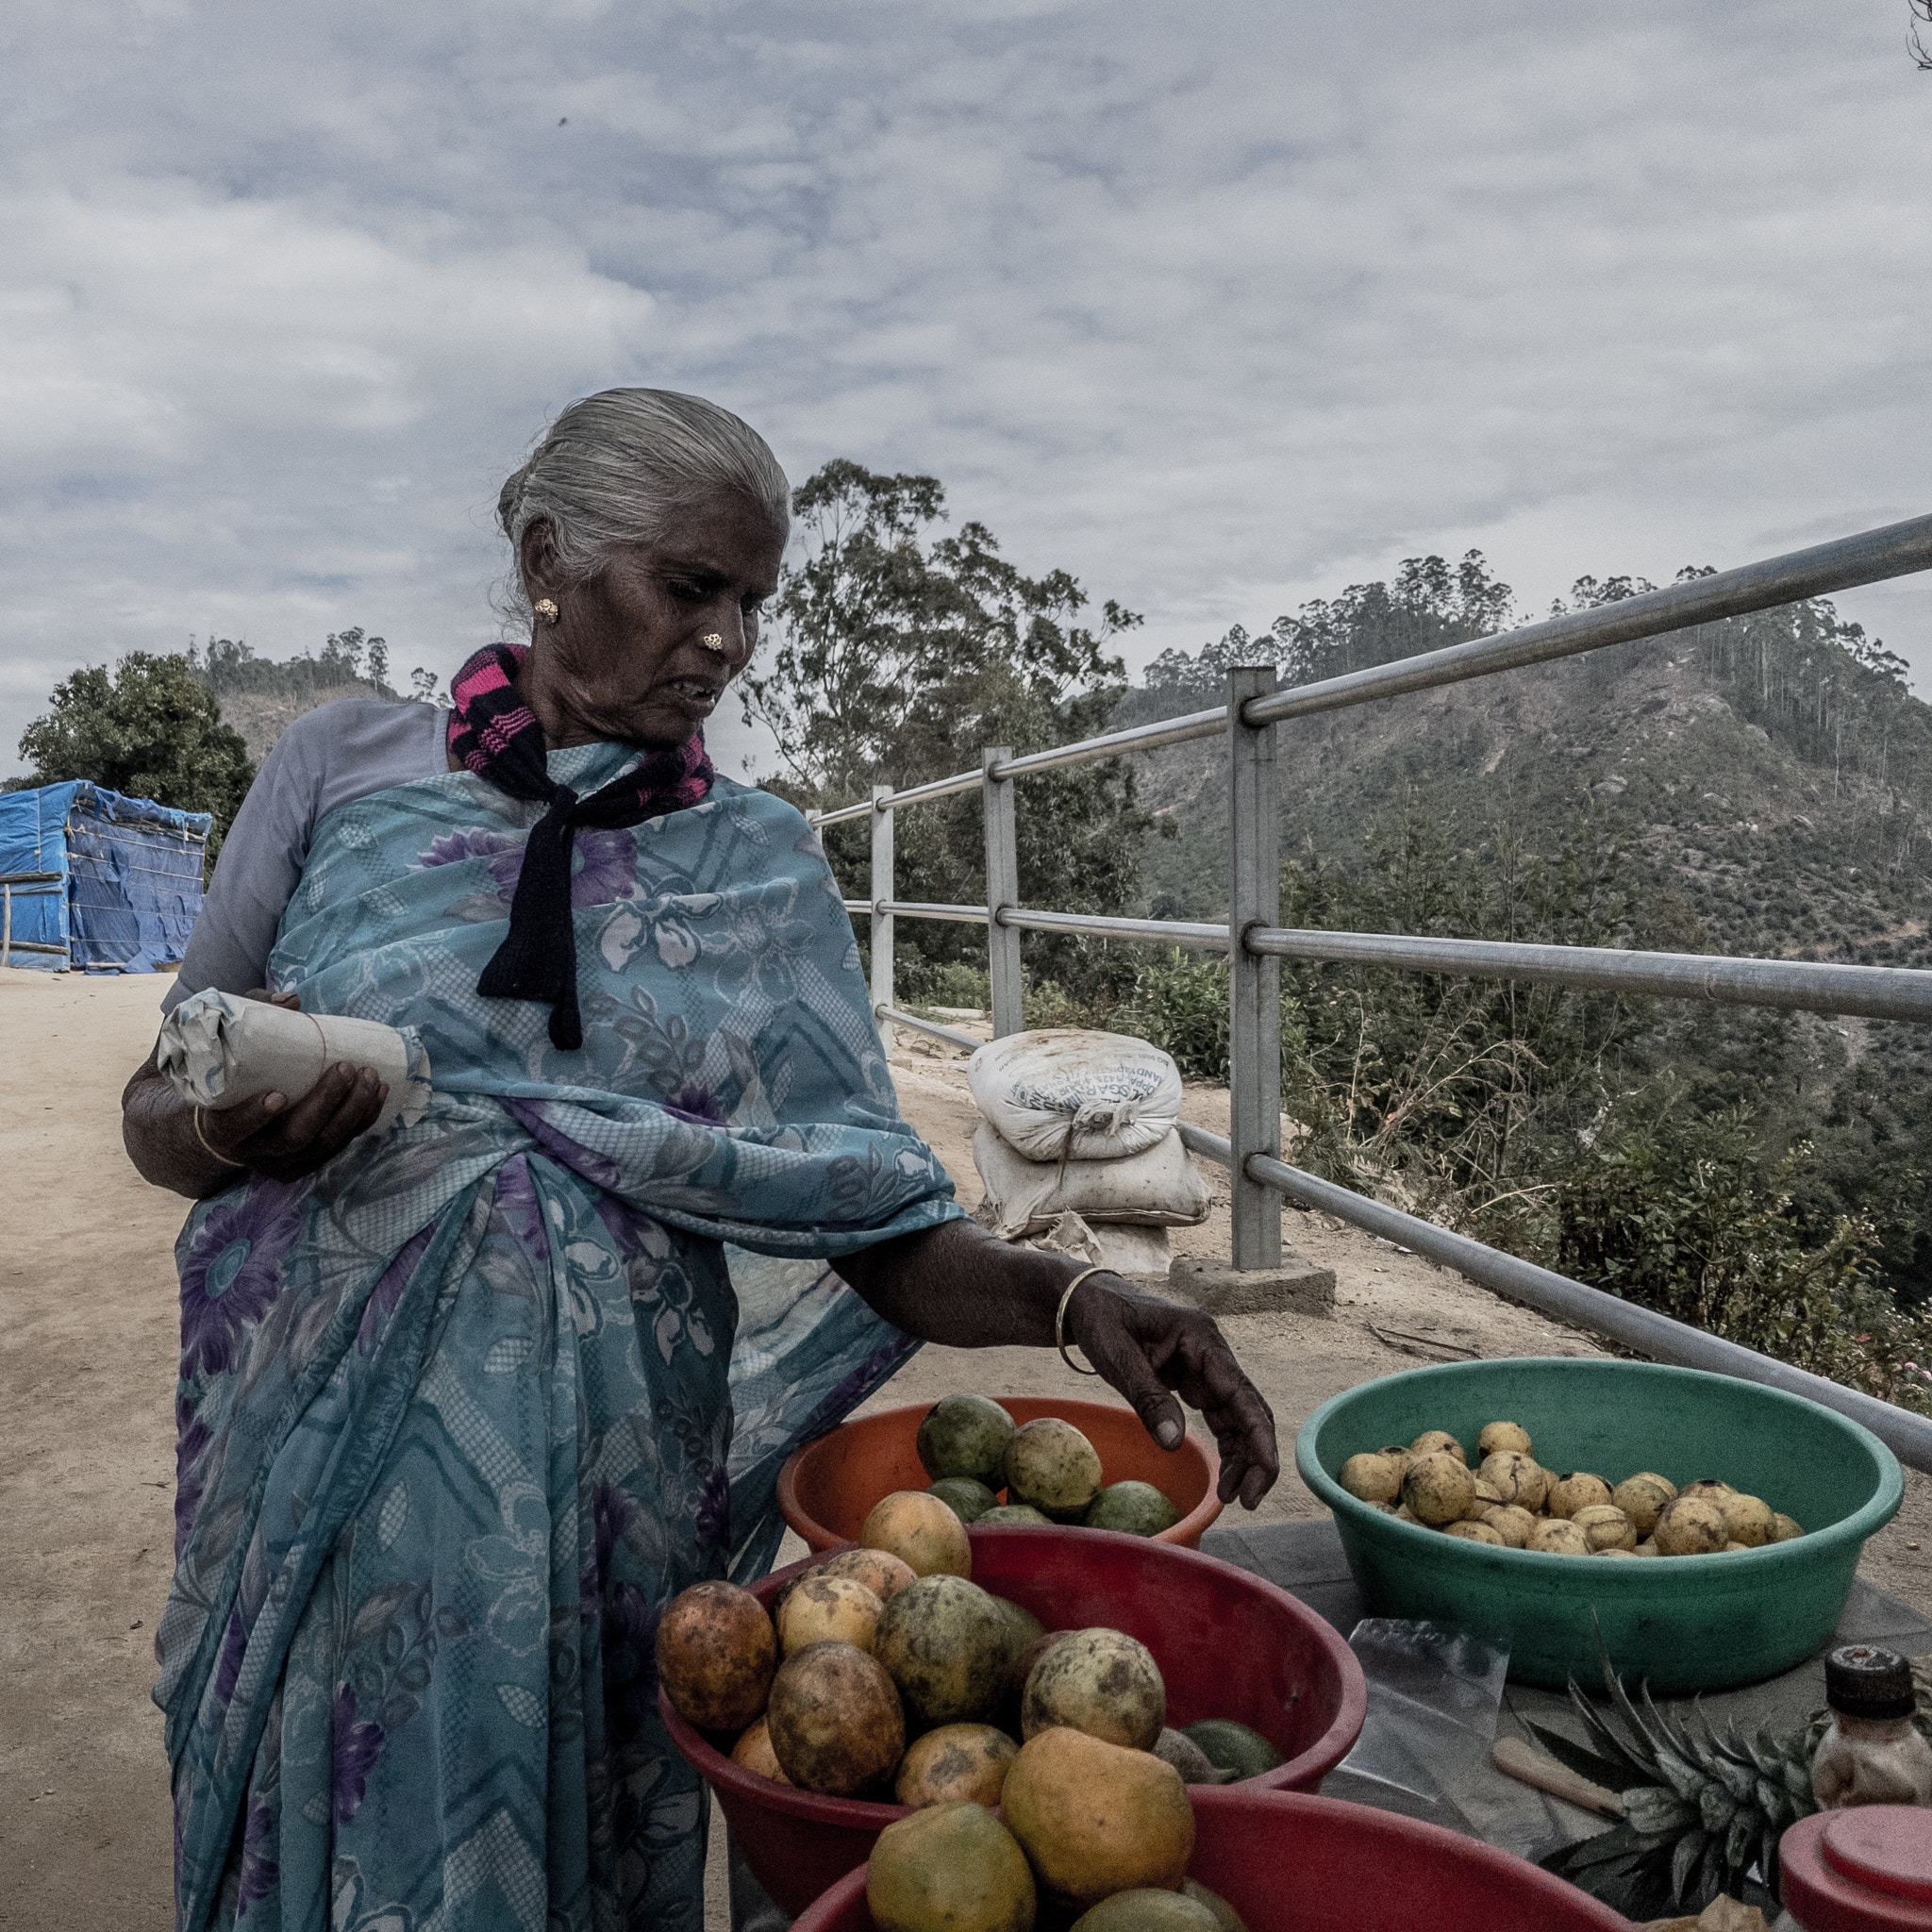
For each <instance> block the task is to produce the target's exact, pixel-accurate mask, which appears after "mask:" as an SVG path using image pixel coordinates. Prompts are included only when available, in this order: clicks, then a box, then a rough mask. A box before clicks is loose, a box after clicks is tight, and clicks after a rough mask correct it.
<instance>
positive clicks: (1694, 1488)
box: [1677, 1475, 1737, 1502]
mask: <svg viewBox="0 0 1932 1932" xmlns="http://www.w3.org/2000/svg"><path fill="white" fill-rule="evenodd" d="M1677 1493H1678V1494H1679V1495H1680V1496H1703V1497H1706V1498H1707V1499H1708V1500H1710V1501H1712V1502H1715V1501H1716V1499H1717V1498H1718V1497H1719V1496H1733V1495H1736V1494H1737V1491H1735V1490H1733V1489H1732V1488H1731V1486H1730V1484H1729V1483H1727V1482H1725V1481H1724V1477H1723V1476H1721V1475H1700V1476H1698V1477H1697V1478H1696V1479H1695V1480H1694V1481H1691V1482H1688V1483H1686V1484H1685V1485H1684V1487H1683V1488H1682V1489H1681V1490H1679V1491H1677Z"/></svg>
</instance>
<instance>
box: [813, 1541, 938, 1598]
mask: <svg viewBox="0 0 1932 1932" xmlns="http://www.w3.org/2000/svg"><path fill="white" fill-rule="evenodd" d="M806 1575H807V1576H849V1577H851V1578H852V1580H853V1581H854V1582H855V1583H862V1584H864V1585H865V1587H866V1589H868V1590H869V1591H872V1593H873V1595H874V1596H875V1597H877V1598H878V1600H879V1601H880V1603H882V1604H889V1603H891V1600H892V1599H893V1598H894V1597H895V1596H897V1595H898V1594H899V1592H900V1591H902V1590H904V1589H905V1588H906V1586H907V1585H908V1583H910V1582H911V1581H912V1580H913V1574H912V1569H911V1566H910V1565H909V1564H907V1563H902V1562H901V1561H900V1560H899V1558H898V1557H895V1556H893V1555H892V1553H891V1551H890V1550H866V1549H858V1550H841V1551H840V1552H839V1554H838V1555H837V1556H836V1557H826V1558H825V1560H824V1562H823V1563H815V1564H814V1565H813V1566H812V1567H811V1568H810V1569H809V1570H808V1571H807V1572H806ZM803 1580H804V1579H803V1578H801V1579H800V1581H801V1582H802V1581H803Z"/></svg>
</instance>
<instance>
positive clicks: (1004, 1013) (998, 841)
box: [980, 744, 1026, 1040]
mask: <svg viewBox="0 0 1932 1932" xmlns="http://www.w3.org/2000/svg"><path fill="white" fill-rule="evenodd" d="M1012 756H1013V748H1012V746H1011V745H1009V744H996V745H992V746H991V747H990V748H989V749H988V750H987V751H986V752H985V753H984V754H983V755H982V757H981V758H980V770H981V771H982V772H983V773H984V774H985V778H984V783H983V785H982V788H981V791H980V797H981V799H982V800H983V801H984V804H985V809H986V909H987V921H986V965H987V974H988V977H989V978H990V979H991V982H992V1037H993V1038H994V1039H995V1040H1004V1039H1005V1038H1006V1037H1007V1035H1008V1034H1009V1033H1020V1032H1024V1030H1025V1025H1026V1015H1025V998H1024V987H1023V985H1022V982H1021V979H1020V932H1019V928H1018V927H1017V926H1010V925H1003V924H1001V923H1000V914H1001V913H1003V912H1004V911H1006V910H1007V908H1008V907H1013V906H1018V905H1019V903H1020V847H1019V841H1018V834H1017V832H1016V831H1015V829H1014V824H1013V781H1012V780H1011V779H1010V778H995V777H994V776H993V774H992V768H993V767H994V766H995V765H1000V764H1004V763H1005V762H1006V761H1007V760H1008V758H1011V757H1012Z"/></svg>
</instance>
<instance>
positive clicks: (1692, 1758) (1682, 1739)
mask: <svg viewBox="0 0 1932 1932" xmlns="http://www.w3.org/2000/svg"><path fill="white" fill-rule="evenodd" d="M1639 1694H1640V1695H1641V1697H1642V1699H1643V1709H1644V1713H1645V1715H1646V1716H1647V1717H1648V1718H1649V1719H1650V1721H1651V1723H1652V1724H1655V1725H1656V1726H1657V1735H1658V1736H1659V1737H1660V1738H1662V1740H1664V1742H1665V1744H1667V1745H1668V1746H1669V1747H1670V1749H1671V1750H1673V1751H1674V1752H1675V1753H1676V1754H1677V1756H1678V1757H1681V1758H1682V1759H1683V1760H1684V1761H1685V1763H1686V1764H1698V1763H1701V1762H1702V1761H1703V1754H1702V1753H1701V1752H1700V1751H1699V1750H1698V1748H1697V1740H1696V1739H1694V1738H1693V1737H1692V1736H1691V1726H1690V1725H1689V1724H1686V1723H1684V1722H1683V1720H1681V1719H1679V1720H1678V1722H1677V1724H1675V1725H1673V1724H1672V1723H1671V1720H1670V1718H1669V1717H1668V1716H1667V1715H1666V1714H1665V1713H1664V1712H1663V1711H1660V1710H1659V1709H1658V1708H1657V1704H1656V1701H1655V1700H1654V1699H1653V1698H1652V1696H1651V1694H1650V1680H1649V1678H1647V1677H1646V1678H1645V1679H1644V1681H1643V1683H1642V1685H1641V1687H1640V1690H1639Z"/></svg>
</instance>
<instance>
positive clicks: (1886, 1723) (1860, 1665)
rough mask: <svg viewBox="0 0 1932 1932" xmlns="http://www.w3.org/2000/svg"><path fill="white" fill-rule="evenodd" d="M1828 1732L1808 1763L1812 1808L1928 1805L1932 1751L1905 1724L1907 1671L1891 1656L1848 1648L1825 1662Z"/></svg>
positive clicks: (1865, 1647) (1911, 1709)
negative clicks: (1812, 1798) (1812, 1799)
mask: <svg viewBox="0 0 1932 1932" xmlns="http://www.w3.org/2000/svg"><path fill="white" fill-rule="evenodd" d="M1824 1699H1825V1702H1826V1703H1827V1704H1829V1705H1830V1706H1831V1726H1830V1728H1829V1729H1828V1730H1827V1731H1826V1732H1825V1734H1824V1739H1823V1740H1822V1741H1821V1742H1820V1744H1819V1746H1818V1754H1817V1756H1816V1757H1813V1758H1812V1760H1811V1790H1812V1793H1813V1795H1814V1796H1815V1797H1816V1798H1817V1800H1818V1804H1819V1808H1820V1809H1821V1810H1824V1811H1839V1810H1842V1809H1844V1807H1847V1806H1849V1805H1932V1744H1927V1743H1926V1741H1925V1740H1924V1738H1923V1737H1922V1736H1921V1735H1920V1733H1919V1729H1918V1726H1917V1725H1916V1724H1914V1723H1913V1722H1912V1718H1913V1715H1914V1713H1915V1712H1916V1711H1917V1709H1918V1700H1917V1698H1916V1697H1915V1695H1914V1694H1913V1690H1912V1670H1911V1666H1910V1665H1909V1664H1908V1663H1907V1662H1906V1660H1905V1658H1904V1657H1900V1656H1898V1655H1897V1653H1896V1652H1894V1651H1890V1650H1878V1649H1875V1648H1874V1646H1872V1645H1871V1644H1869V1643H1847V1644H1844V1645H1841V1646H1840V1648H1839V1649H1837V1650H1835V1651H1833V1652H1832V1653H1831V1655H1830V1656H1829V1657H1826V1658H1825V1660H1824Z"/></svg>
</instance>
